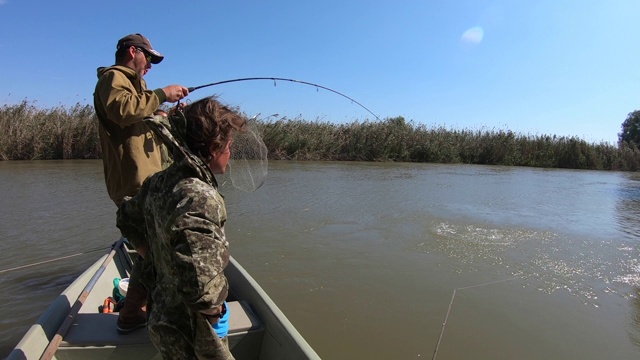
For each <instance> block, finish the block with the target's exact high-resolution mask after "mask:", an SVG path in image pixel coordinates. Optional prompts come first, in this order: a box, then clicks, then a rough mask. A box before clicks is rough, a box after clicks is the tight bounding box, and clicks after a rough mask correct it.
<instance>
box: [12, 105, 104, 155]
mask: <svg viewBox="0 0 640 360" xmlns="http://www.w3.org/2000/svg"><path fill="white" fill-rule="evenodd" d="M99 157H100V140H99V138H98V126H97V119H96V118H95V113H94V111H93V107H91V106H89V105H80V104H76V105H75V106H73V107H71V108H65V107H63V106H59V107H56V108H53V109H38V108H37V107H36V106H35V105H33V104H32V103H29V102H27V101H23V102H22V103H20V104H18V105H4V106H2V109H0V160H51V159H96V158H99Z"/></svg>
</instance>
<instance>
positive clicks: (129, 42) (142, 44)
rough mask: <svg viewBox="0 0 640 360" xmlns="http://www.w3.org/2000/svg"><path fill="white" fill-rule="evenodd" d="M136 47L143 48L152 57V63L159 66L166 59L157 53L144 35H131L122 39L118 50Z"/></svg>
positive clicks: (119, 41)
mask: <svg viewBox="0 0 640 360" xmlns="http://www.w3.org/2000/svg"><path fill="white" fill-rule="evenodd" d="M129 46H135V47H138V48H141V49H142V50H144V52H146V53H147V54H148V55H151V63H152V64H158V63H160V61H162V59H164V55H162V54H160V53H159V52H157V51H155V50H154V49H153V47H152V46H151V42H150V41H149V39H147V38H146V37H145V36H144V35H142V34H129V35H127V36H125V37H123V38H122V39H120V40H118V46H117V47H116V48H117V49H120V48H123V47H129Z"/></svg>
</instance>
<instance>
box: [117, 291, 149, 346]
mask: <svg viewBox="0 0 640 360" xmlns="http://www.w3.org/2000/svg"><path fill="white" fill-rule="evenodd" d="M132 285H133V286H132ZM146 304H147V291H146V290H145V289H144V287H142V286H141V285H140V284H139V283H136V282H130V283H129V288H128V289H127V296H126V297H125V299H124V307H123V308H122V309H121V310H120V314H119V315H118V322H117V328H118V333H120V334H128V333H130V332H132V331H134V330H136V329H140V328H143V327H145V326H147V313H146V312H145V311H144V307H145V305H146Z"/></svg>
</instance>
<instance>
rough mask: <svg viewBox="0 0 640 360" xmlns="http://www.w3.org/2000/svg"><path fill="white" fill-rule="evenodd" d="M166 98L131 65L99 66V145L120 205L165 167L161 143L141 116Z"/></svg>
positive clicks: (96, 101)
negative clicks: (126, 197)
mask: <svg viewBox="0 0 640 360" xmlns="http://www.w3.org/2000/svg"><path fill="white" fill-rule="evenodd" d="M165 100H166V95H165V93H164V91H163V90H162V89H156V90H154V91H151V90H147V85H146V83H145V81H144V80H143V79H142V78H141V77H140V76H138V74H137V73H136V72H135V71H134V70H133V69H131V68H128V67H126V66H120V65H114V66H111V67H101V68H98V83H97V84H96V89H95V92H94V94H93V105H94V108H95V110H96V115H97V116H98V120H99V123H100V126H99V134H100V145H101V146H102V161H103V164H104V177H105V182H106V184H107V191H108V193H109V197H110V198H111V199H112V200H113V201H114V202H115V203H116V205H120V203H121V202H122V199H123V198H124V197H125V196H133V195H135V194H136V193H137V192H138V190H139V189H140V186H141V185H142V182H143V181H144V179H146V178H147V177H148V176H149V175H151V174H154V173H156V172H158V171H160V170H162V163H161V151H160V142H159V140H158V139H156V137H155V136H154V135H153V132H151V131H150V130H149V129H148V128H147V126H146V125H144V124H143V123H142V119H144V118H145V117H149V116H152V115H153V112H154V111H155V110H156V109H158V106H159V105H160V104H161V103H163V102H164V101H165Z"/></svg>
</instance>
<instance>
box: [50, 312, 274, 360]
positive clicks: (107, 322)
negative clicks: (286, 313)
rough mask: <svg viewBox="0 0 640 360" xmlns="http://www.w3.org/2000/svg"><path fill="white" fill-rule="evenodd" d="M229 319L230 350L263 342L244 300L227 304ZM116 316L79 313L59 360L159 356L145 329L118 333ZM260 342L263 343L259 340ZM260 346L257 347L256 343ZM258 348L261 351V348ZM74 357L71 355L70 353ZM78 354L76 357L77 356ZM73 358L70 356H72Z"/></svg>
mask: <svg viewBox="0 0 640 360" xmlns="http://www.w3.org/2000/svg"><path fill="white" fill-rule="evenodd" d="M227 305H228V308H229V312H230V316H229V347H230V348H231V349H233V346H234V345H235V344H237V343H239V342H240V341H242V342H246V341H257V340H259V339H262V332H264V327H263V325H262V323H261V322H260V320H259V319H258V318H257V316H256V315H255V314H254V312H253V311H252V310H251V309H250V307H249V305H248V304H247V303H245V302H244V301H228V302H227ZM117 320H118V314H117V313H107V314H101V313H97V312H94V313H79V314H77V315H76V317H75V319H74V322H73V325H72V326H71V327H70V329H69V331H68V332H67V335H66V336H65V337H64V339H63V341H62V343H61V344H60V347H59V349H58V352H57V353H56V358H58V359H64V358H65V356H64V354H65V352H70V351H74V352H75V351H81V350H83V349H87V350H89V349H91V351H92V352H95V351H96V348H103V350H104V351H105V352H109V353H110V355H109V357H111V356H113V355H114V353H117V348H118V347H126V348H127V351H131V349H132V348H136V347H137V348H139V349H140V353H139V356H140V358H151V357H153V356H154V354H156V349H155V348H154V347H153V344H151V341H150V340H149V336H148V333H147V331H146V329H140V330H136V331H133V332H131V333H130V334H126V335H120V334H118V332H117V330H116V321H117ZM259 341H260V342H261V340H259ZM257 345H258V344H257ZM259 348H260V347H259V345H258V349H259ZM69 355H71V354H69ZM77 355H78V354H77V353H76V354H74V356H73V357H77ZM70 357H71V356H70Z"/></svg>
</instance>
